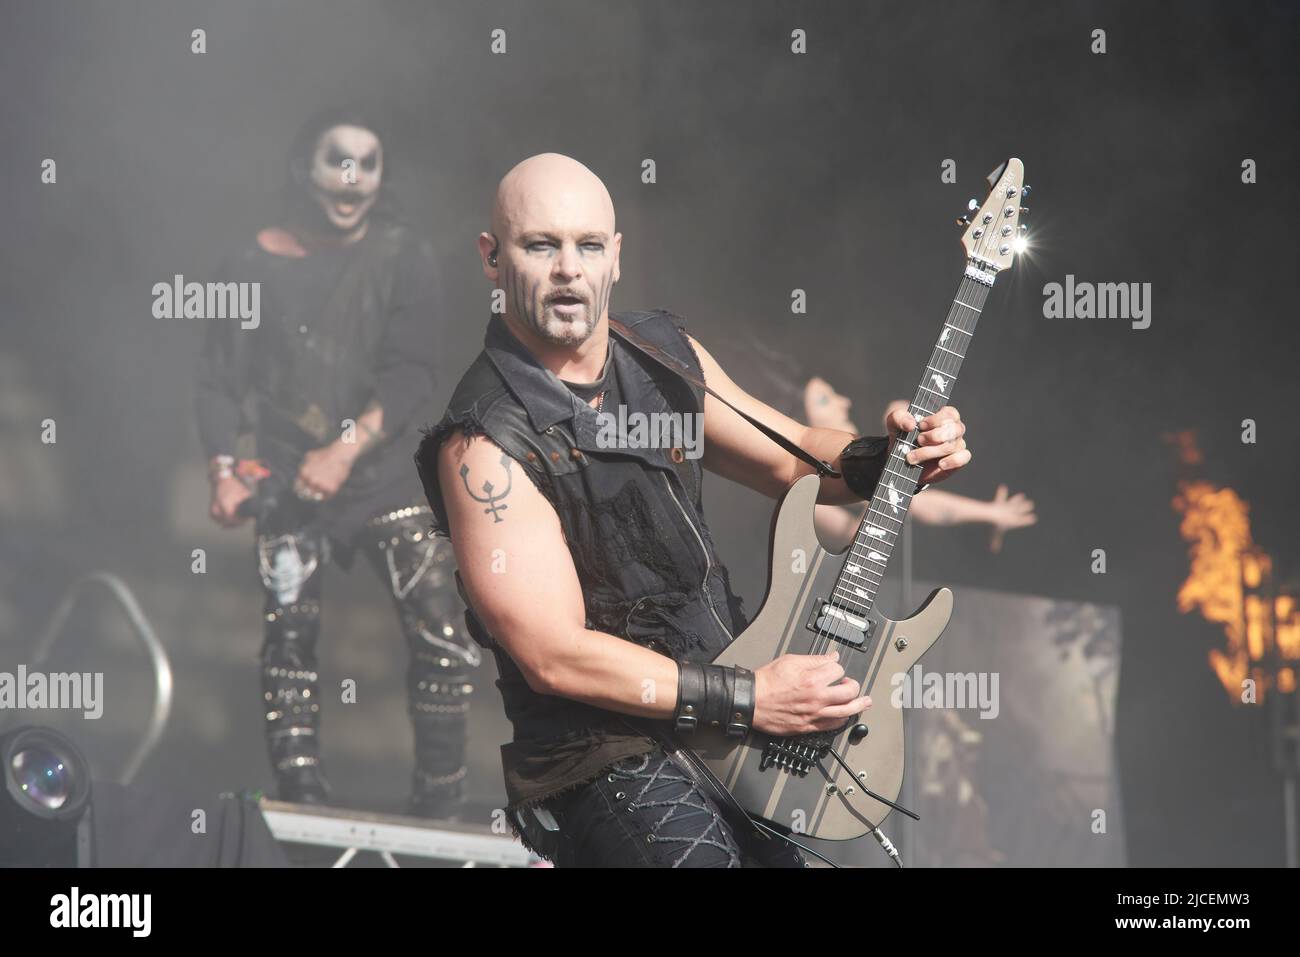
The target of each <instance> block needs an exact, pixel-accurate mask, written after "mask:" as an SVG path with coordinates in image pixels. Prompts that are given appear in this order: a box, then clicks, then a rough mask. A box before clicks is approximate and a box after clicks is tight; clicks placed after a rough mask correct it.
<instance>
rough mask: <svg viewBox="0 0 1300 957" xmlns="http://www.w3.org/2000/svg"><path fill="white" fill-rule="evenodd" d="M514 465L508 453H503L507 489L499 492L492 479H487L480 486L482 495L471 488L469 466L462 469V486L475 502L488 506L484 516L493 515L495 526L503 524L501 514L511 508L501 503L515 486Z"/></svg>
mask: <svg viewBox="0 0 1300 957" xmlns="http://www.w3.org/2000/svg"><path fill="white" fill-rule="evenodd" d="M512 464H513V462H512V461H511V459H510V456H509V455H508V454H507V453H505V452H502V453H501V468H502V469H504V470H505V473H506V487H505V488H503V489H502V490H501V491H499V492H498V491H497V487H496V484H495V483H494V482H492V481H491V480H490V479H485V480H484V481H483V482H482V483H481V486H480V487H481V488H482V490H483V494H482V495H479V494H478V493H476V492H475V491H474V489H473V488H472V487H471V486H470V481H469V466H468V465H461V467H460V480H461V482H462V484H464V486H465V491H466V492H467V493H468V494H469V497H470V498H472V499H473V500H474V501H476V502H482V503H483V504H485V505H486V506H487V508H485V509H483V514H484V515H491V516H492V522H493V524H495V525H500V524H501V522H502V521H503V519H502V518H501V514H500V513H501V512H504V511H505V510H506V509H508V508H509V507H510V506H509V505H502V504H501V503H502V502H504V501H505V500H506V497H507V496H509V494H510V488H511V486H512V485H514V479H515V477H514V473H512V472H511V471H510V466H511V465H512ZM475 481H476V482H477V481H478V480H477V479H475Z"/></svg>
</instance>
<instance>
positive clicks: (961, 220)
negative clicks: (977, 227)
mask: <svg viewBox="0 0 1300 957" xmlns="http://www.w3.org/2000/svg"><path fill="white" fill-rule="evenodd" d="M957 225H958V226H969V225H970V217H969V216H968V215H966V214H965V213H962V214H961V215H960V216H958V217H957Z"/></svg>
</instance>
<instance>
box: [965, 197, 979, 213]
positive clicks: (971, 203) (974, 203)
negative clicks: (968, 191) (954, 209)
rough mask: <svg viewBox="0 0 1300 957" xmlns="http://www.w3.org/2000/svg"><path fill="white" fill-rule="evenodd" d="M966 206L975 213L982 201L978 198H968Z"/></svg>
mask: <svg viewBox="0 0 1300 957" xmlns="http://www.w3.org/2000/svg"><path fill="white" fill-rule="evenodd" d="M966 208H967V209H969V210H970V211H971V212H972V213H973V212H975V210H977V209H979V208H980V201H979V200H978V199H968V200H966Z"/></svg>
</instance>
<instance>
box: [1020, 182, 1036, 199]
mask: <svg viewBox="0 0 1300 957" xmlns="http://www.w3.org/2000/svg"><path fill="white" fill-rule="evenodd" d="M1032 190H1033V187H1032V186H1030V185H1029V184H1028V183H1026V184H1025V185H1024V186H1022V187H1020V198H1021V199H1028V198H1029V194H1030V192H1031V191H1032Z"/></svg>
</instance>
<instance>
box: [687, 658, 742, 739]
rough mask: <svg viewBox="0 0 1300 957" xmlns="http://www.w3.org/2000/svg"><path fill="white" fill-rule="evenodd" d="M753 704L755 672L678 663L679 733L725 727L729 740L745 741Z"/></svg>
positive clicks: (723, 666) (718, 666) (729, 667)
mask: <svg viewBox="0 0 1300 957" xmlns="http://www.w3.org/2000/svg"><path fill="white" fill-rule="evenodd" d="M754 705H755V701H754V672H752V671H750V670H748V669H746V668H741V667H740V666H739V665H735V666H728V665H708V664H698V663H696V662H693V661H679V662H677V710H676V712H675V713H674V714H673V727H674V728H675V729H676V730H677V731H683V732H687V731H694V730H695V729H696V728H698V727H699V726H700V724H701V723H703V724H704V725H705V726H706V727H722V728H724V729H725V730H726V734H727V737H729V738H743V737H744V736H745V735H747V734H748V733H749V730H750V728H751V727H752V726H753V723H754Z"/></svg>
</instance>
